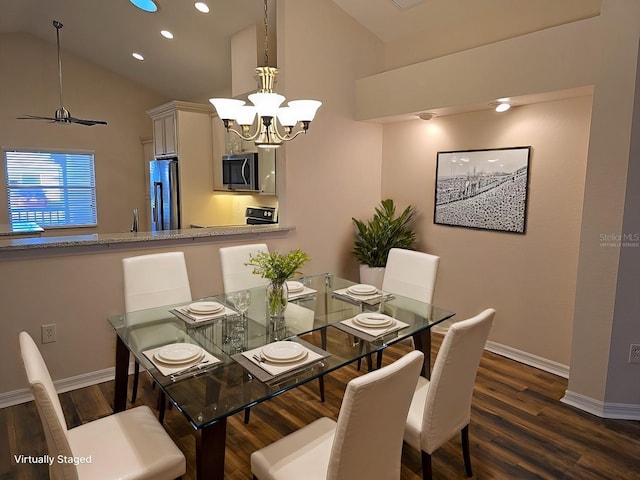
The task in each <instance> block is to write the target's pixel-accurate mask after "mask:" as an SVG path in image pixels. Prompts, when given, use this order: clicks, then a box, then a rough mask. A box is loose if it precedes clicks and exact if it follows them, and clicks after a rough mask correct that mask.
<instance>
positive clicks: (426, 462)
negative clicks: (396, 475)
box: [420, 450, 433, 480]
mask: <svg viewBox="0 0 640 480" xmlns="http://www.w3.org/2000/svg"><path fill="white" fill-rule="evenodd" d="M420 453H421V454H422V480H431V478H432V477H433V471H432V470H431V455H430V454H428V453H427V452H425V451H424V450H421V451H420Z"/></svg>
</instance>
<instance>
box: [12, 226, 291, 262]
mask: <svg viewBox="0 0 640 480" xmlns="http://www.w3.org/2000/svg"><path fill="white" fill-rule="evenodd" d="M292 230H295V228H294V227H285V226H281V225H278V224H272V225H232V226H221V227H209V228H187V229H181V230H163V231H158V232H124V233H107V234H101V233H100V234H98V233H95V234H88V235H68V236H49V237H35V238H12V239H0V257H1V256H3V255H5V254H7V253H11V252H21V253H23V254H24V253H27V252H26V251H29V252H31V253H36V252H42V251H49V250H51V249H84V250H89V251H96V250H100V249H107V248H108V249H112V248H114V247H120V248H137V247H143V245H145V244H146V245H147V246H148V245H149V243H153V246H154V247H156V246H157V247H161V246H165V245H166V246H169V245H179V244H184V243H186V242H188V243H194V242H205V243H206V242H212V241H214V242H215V241H232V240H234V241H235V240H239V241H240V240H244V239H247V238H265V237H273V236H282V235H286V234H287V233H288V232H290V231H292ZM0 238H1V237H0ZM137 244H139V245H137Z"/></svg>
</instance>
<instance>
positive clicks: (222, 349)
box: [109, 274, 454, 480]
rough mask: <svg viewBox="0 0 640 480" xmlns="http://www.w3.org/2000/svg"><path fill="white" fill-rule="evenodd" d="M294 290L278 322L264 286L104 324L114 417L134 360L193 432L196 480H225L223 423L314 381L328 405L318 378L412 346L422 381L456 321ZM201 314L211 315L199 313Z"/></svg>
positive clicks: (313, 282)
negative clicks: (110, 344)
mask: <svg viewBox="0 0 640 480" xmlns="http://www.w3.org/2000/svg"><path fill="white" fill-rule="evenodd" d="M290 287H291V288H290V289H289V301H288V304H287V308H286V310H285V312H284V317H280V318H272V317H270V316H269V313H268V307H267V302H266V287H258V288H253V289H250V290H248V291H245V292H248V294H247V293H245V294H244V295H240V294H239V293H240V292H237V293H230V294H223V295H216V296H211V297H208V298H204V299H199V300H198V301H194V302H191V303H187V304H179V305H165V306H162V307H158V308H153V309H148V310H140V311H136V312H129V313H123V314H120V315H114V316H111V317H109V322H110V324H111V325H112V326H113V328H114V330H115V332H116V360H115V393H114V411H115V412H118V411H122V410H124V409H125V408H126V404H127V384H128V371H129V358H130V354H133V356H134V357H135V358H136V360H137V361H138V362H139V363H140V365H141V366H142V367H143V368H145V369H146V370H147V372H148V373H149V374H150V375H151V376H152V377H153V379H154V381H155V382H156V383H157V384H158V385H159V386H160V388H161V389H162V392H163V393H164V395H165V396H166V398H167V399H168V400H169V401H170V402H172V403H173V404H174V405H175V407H176V408H177V409H178V410H179V411H180V412H181V413H182V414H183V415H184V417H185V418H186V419H187V421H188V422H189V423H190V424H191V425H192V427H193V429H194V434H195V438H196V476H197V478H202V479H214V480H215V479H220V480H222V479H223V478H224V457H225V443H226V428H227V418H228V417H229V416H231V415H234V414H237V413H240V412H243V411H244V410H246V409H247V408H250V407H252V406H254V405H257V404H259V403H261V402H263V401H265V400H268V399H270V398H272V397H274V396H276V395H279V394H281V393H284V392H286V391H288V390H291V389H293V388H296V387H298V386H300V385H303V384H306V383H308V382H310V381H312V380H315V379H318V380H319V382H320V393H321V397H320V398H321V399H322V400H324V399H323V398H322V395H323V392H324V388H323V383H322V380H323V376H324V375H326V374H329V373H331V372H332V371H335V370H337V369H339V368H341V367H344V366H346V365H349V364H352V363H354V362H358V363H359V362H360V361H362V360H367V361H368V365H369V368H372V366H371V358H372V356H374V354H378V359H380V358H381V355H380V353H381V351H382V350H384V349H385V348H386V347H388V346H389V345H392V344H394V343H396V342H398V341H400V340H402V339H405V338H409V337H413V339H414V342H415V346H416V348H417V349H420V350H422V351H423V352H425V365H424V374H425V375H426V376H428V375H429V371H430V351H431V328H432V327H433V326H434V325H438V324H440V323H442V322H444V321H446V320H448V319H450V318H451V317H453V315H454V313H453V312H450V311H447V310H444V309H441V308H438V307H435V306H433V305H430V304H427V303H423V302H419V301H416V300H413V299H410V298H407V297H403V296H400V295H395V294H393V295H390V294H386V293H384V292H373V293H371V292H359V291H357V289H356V288H357V287H356V284H354V282H351V281H349V280H346V279H342V278H339V277H337V276H335V275H333V274H321V275H313V276H309V277H304V278H300V279H296V281H295V282H292V283H291V284H290ZM243 297H244V299H245V300H244V301H243V300H241V299H242V298H243ZM247 297H248V299H247ZM205 306H206V307H208V308H209V307H211V308H212V310H211V311H200V310H198V308H200V307H202V308H204V307H205ZM213 306H215V311H214V310H213ZM192 354H193V357H192ZM289 354H291V356H289ZM183 355H184V357H183ZM196 355H199V356H196ZM183 359H184V360H185V362H184V363H183V362H182V360H183ZM289 360H291V361H289ZM187 361H188V362H187ZM378 366H379V365H378Z"/></svg>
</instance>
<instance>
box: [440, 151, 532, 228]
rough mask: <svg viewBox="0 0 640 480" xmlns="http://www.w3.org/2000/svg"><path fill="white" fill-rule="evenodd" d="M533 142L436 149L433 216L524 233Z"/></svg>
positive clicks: (442, 221) (446, 222) (464, 224)
mask: <svg viewBox="0 0 640 480" xmlns="http://www.w3.org/2000/svg"><path fill="white" fill-rule="evenodd" d="M530 154H531V147H530V146H528V147H511V148H494V149H487V150H461V151H455V152H438V157H437V163H436V197H435V208H434V215H433V221H434V223H436V224H440V225H451V226H456V227H468V228H478V229H482V230H498V231H502V232H513V233H525V227H526V219H527V196H528V189H529V157H530Z"/></svg>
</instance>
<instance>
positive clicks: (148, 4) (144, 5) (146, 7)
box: [129, 0, 158, 13]
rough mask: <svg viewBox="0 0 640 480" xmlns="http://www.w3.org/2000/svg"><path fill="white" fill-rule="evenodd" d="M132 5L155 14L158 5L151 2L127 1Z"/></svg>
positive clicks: (146, 0) (145, 0)
mask: <svg viewBox="0 0 640 480" xmlns="http://www.w3.org/2000/svg"><path fill="white" fill-rule="evenodd" d="M129 1H130V2H131V3H132V4H133V5H135V6H136V7H138V8H139V9H140V10H144V11H145V12H151V13H153V12H157V11H158V5H157V4H156V2H154V1H153V0H129Z"/></svg>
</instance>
